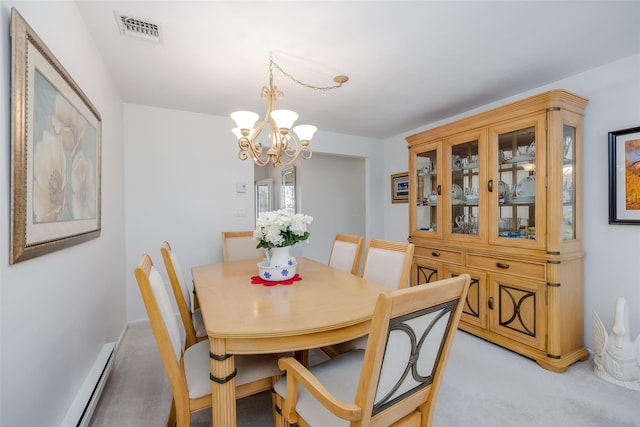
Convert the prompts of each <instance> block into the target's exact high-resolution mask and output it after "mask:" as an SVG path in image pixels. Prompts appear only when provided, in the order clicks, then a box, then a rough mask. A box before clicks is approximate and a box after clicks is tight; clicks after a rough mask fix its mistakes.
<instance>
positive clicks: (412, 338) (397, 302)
mask: <svg viewBox="0 0 640 427" xmlns="http://www.w3.org/2000/svg"><path fill="white" fill-rule="evenodd" d="M470 280H471V278H470V276H469V275H468V274H462V275H460V276H457V277H454V278H451V279H445V280H440V281H438V282H434V283H433V284H428V285H423V286H414V287H410V288H407V289H399V290H396V291H394V292H391V293H390V294H381V295H380V296H379V297H378V301H377V303H376V308H375V311H374V314H373V319H372V324H371V331H370V333H369V340H368V344H367V349H366V350H365V355H364V361H363V365H362V371H361V375H360V384H359V386H358V393H357V395H356V401H355V404H356V405H357V406H359V407H360V408H362V416H363V419H361V421H362V425H369V423H368V422H367V421H366V420H367V419H369V418H370V420H371V424H370V425H372V426H373V425H376V426H379V425H384V426H388V425H391V424H393V423H394V422H396V421H397V420H400V419H404V418H405V417H406V419H407V420H408V419H413V418H414V417H415V419H417V420H420V418H422V424H419V423H417V424H415V425H431V421H432V418H433V410H434V407H435V400H436V395H437V393H438V389H439V388H440V382H441V380H442V375H443V373H444V368H445V366H446V364H447V360H448V357H449V352H450V350H451V345H452V343H453V337H454V334H455V332H456V329H457V327H458V323H459V321H460V315H461V313H462V309H463V307H464V300H465V298H466V294H467V290H468V288H469V282H470ZM418 409H419V411H418ZM425 420H426V422H425ZM402 425H405V424H402ZM407 425H409V424H407ZM411 425H413V424H411Z"/></svg>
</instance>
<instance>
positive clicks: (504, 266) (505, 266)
mask: <svg viewBox="0 0 640 427" xmlns="http://www.w3.org/2000/svg"><path fill="white" fill-rule="evenodd" d="M496 267H498V268H502V269H504V270H506V269H507V268H509V264H504V263H501V262H496Z"/></svg>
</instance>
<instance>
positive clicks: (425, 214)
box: [415, 148, 440, 233]
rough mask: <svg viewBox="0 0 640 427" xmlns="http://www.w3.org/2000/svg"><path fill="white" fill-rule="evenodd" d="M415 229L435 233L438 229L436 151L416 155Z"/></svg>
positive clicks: (438, 198)
mask: <svg viewBox="0 0 640 427" xmlns="http://www.w3.org/2000/svg"><path fill="white" fill-rule="evenodd" d="M415 161H416V170H417V175H418V176H417V179H416V181H415V182H416V187H417V188H416V194H417V206H416V228H417V230H419V231H425V232H431V233H436V232H437V229H438V210H439V209H438V204H439V202H440V186H439V185H438V156H437V150H436V149H435V148H434V149H433V150H428V151H423V152H420V153H418V154H417V155H416V160H415Z"/></svg>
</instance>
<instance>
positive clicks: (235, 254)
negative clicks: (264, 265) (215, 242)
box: [222, 230, 263, 262]
mask: <svg viewBox="0 0 640 427" xmlns="http://www.w3.org/2000/svg"><path fill="white" fill-rule="evenodd" d="M256 244H257V243H256V241H255V240H253V231H251V230H249V231H223V232H222V261H224V262H228V261H239V260H242V259H257V258H262V256H263V250H262V249H257V248H256Z"/></svg>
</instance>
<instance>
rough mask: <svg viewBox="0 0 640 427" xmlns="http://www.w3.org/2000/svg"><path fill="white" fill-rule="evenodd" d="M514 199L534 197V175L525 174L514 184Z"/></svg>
mask: <svg viewBox="0 0 640 427" xmlns="http://www.w3.org/2000/svg"><path fill="white" fill-rule="evenodd" d="M515 193H516V199H518V200H524V198H526V197H531V198H535V196H536V177H535V176H526V177H524V178H522V179H521V180H520V182H519V183H518V185H516V191H515Z"/></svg>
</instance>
